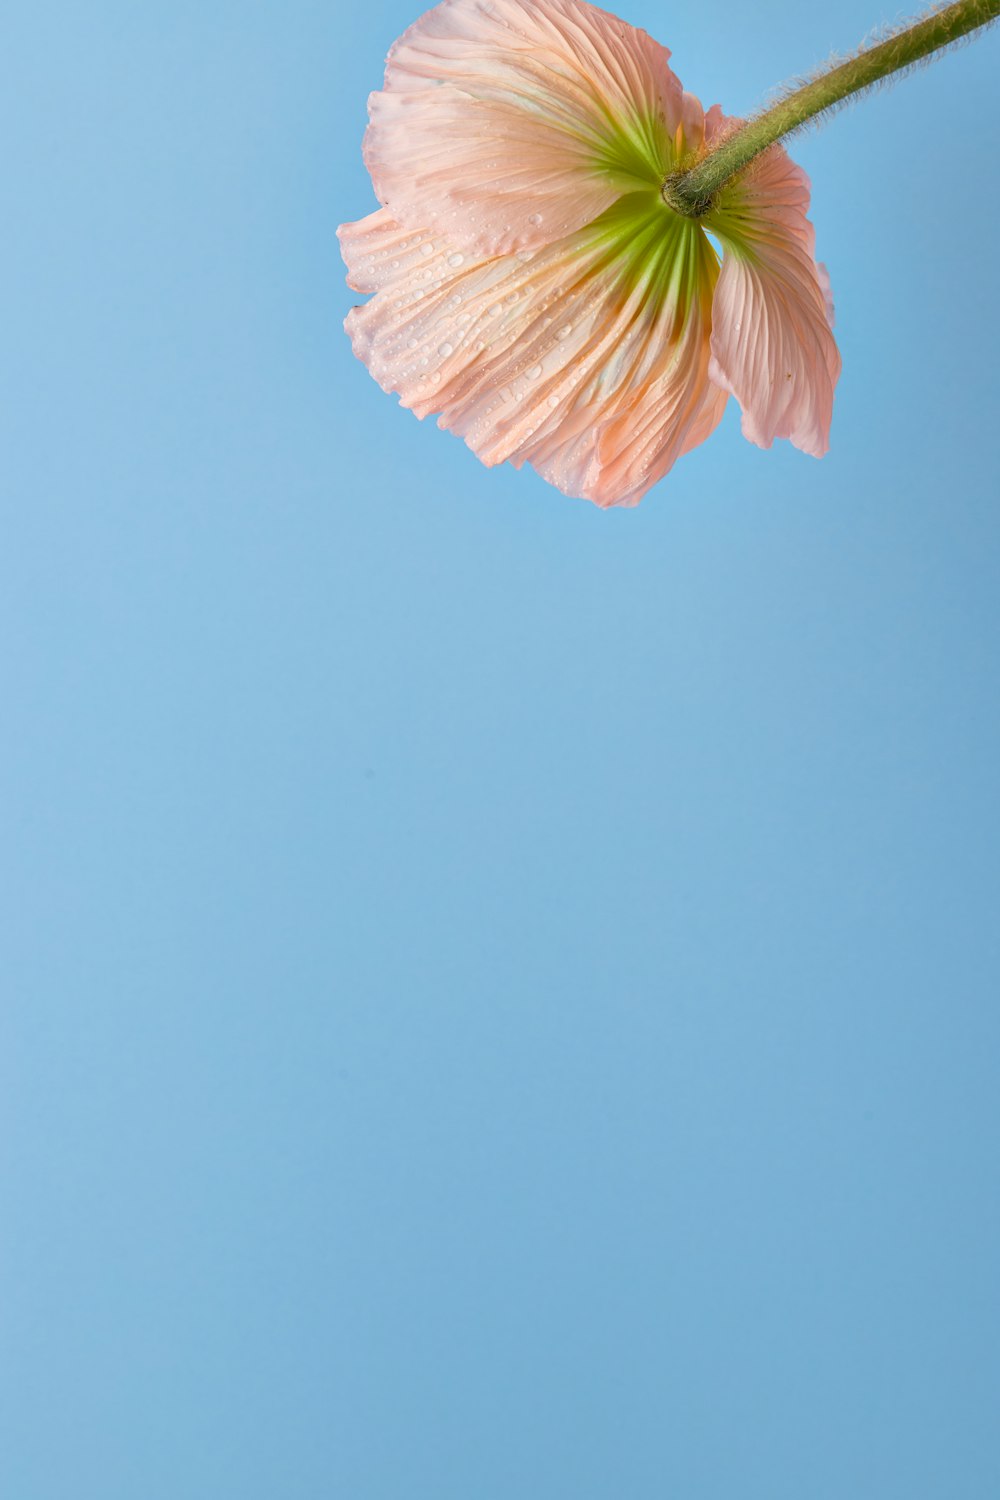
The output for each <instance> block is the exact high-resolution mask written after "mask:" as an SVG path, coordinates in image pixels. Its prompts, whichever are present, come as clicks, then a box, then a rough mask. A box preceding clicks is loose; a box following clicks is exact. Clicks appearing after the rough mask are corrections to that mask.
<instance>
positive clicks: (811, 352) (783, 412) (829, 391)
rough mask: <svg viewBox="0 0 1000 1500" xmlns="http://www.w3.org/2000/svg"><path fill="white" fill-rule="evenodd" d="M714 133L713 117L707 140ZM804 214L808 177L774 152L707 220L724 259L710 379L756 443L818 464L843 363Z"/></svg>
mask: <svg viewBox="0 0 1000 1500" xmlns="http://www.w3.org/2000/svg"><path fill="white" fill-rule="evenodd" d="M730 123H732V122H730ZM718 127H719V121H718V119H717V118H716V112H715V110H714V109H713V110H711V111H709V116H708V131H709V134H710V135H711V134H713V133H714V131H715V129H717V128H718ZM808 208H809V179H808V177H807V176H806V174H805V172H804V171H803V170H802V168H801V167H798V166H796V165H795V163H794V162H792V161H791V160H790V158H789V156H788V154H787V152H786V151H785V150H784V149H783V147H781V146H772V147H771V148H770V150H768V151H767V152H765V153H764V155H763V156H762V157H761V158H760V159H759V161H758V162H756V163H755V164H754V166H753V167H752V168H751V169H750V171H749V172H748V173H747V175H746V176H745V177H744V178H742V179H741V180H739V181H737V182H736V183H734V184H732V185H731V186H730V187H728V188H726V189H725V190H724V191H723V194H722V196H721V198H720V201H719V205H718V207H717V208H716V209H714V210H713V211H712V212H711V213H710V214H708V215H707V216H706V219H705V222H706V224H707V226H708V228H709V229H711V230H712V232H713V233H715V234H717V235H718V237H719V239H720V240H721V241H722V245H723V249H724V252H725V253H724V256H723V261H722V274H721V275H720V277H719V281H718V285H717V286H716V289H715V301H714V304H713V309H712V322H713V331H712V363H711V366H710V371H709V373H710V375H711V378H712V380H714V381H715V382H716V383H717V384H718V385H719V386H721V387H722V389H723V390H726V391H730V392H731V393H732V394H733V395H734V396H735V397H736V399H737V401H738V402H739V404H740V406H741V408H742V410H743V423H742V425H743V434H744V436H745V437H747V438H749V439H750V441H751V442H752V443H756V444H757V446H758V447H760V448H769V447H770V446H771V443H772V442H773V441H774V439H775V438H776V437H782V438H789V439H791V441H792V443H794V445H795V446H796V448H801V449H802V451H803V452H804V453H811V454H813V455H814V456H815V457H817V458H819V457H821V456H822V455H823V454H824V453H825V452H826V451H827V448H828V447H829V440H830V421H831V417H832V415H833V392H834V387H835V386H836V383H837V377H838V376H839V374H840V355H839V353H838V351H837V345H836V343H835V342H834V338H833V335H832V333H831V332H830V329H831V326H832V323H833V303H832V300H831V299H830V282H829V277H828V276H827V275H826V268H825V267H824V266H819V265H817V262H816V260H815V256H814V247H815V233H814V230H813V226H812V225H811V224H810V222H809V220H808V219H807V218H806V212H807V210H808Z"/></svg>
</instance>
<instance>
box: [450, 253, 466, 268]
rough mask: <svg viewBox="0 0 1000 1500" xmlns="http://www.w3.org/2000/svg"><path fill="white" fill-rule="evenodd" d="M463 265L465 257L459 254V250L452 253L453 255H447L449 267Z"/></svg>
mask: <svg viewBox="0 0 1000 1500" xmlns="http://www.w3.org/2000/svg"><path fill="white" fill-rule="evenodd" d="M464 263H465V256H464V255H463V254H462V253H461V251H460V250H456V251H455V253H454V255H449V257H448V264H449V266H461V265H463V264H464Z"/></svg>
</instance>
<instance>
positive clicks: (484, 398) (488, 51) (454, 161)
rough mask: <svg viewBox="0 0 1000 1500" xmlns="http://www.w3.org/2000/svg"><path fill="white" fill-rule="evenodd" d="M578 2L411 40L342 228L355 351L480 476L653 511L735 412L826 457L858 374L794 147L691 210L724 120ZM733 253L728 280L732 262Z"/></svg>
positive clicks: (514, 6)
mask: <svg viewBox="0 0 1000 1500" xmlns="http://www.w3.org/2000/svg"><path fill="white" fill-rule="evenodd" d="M669 56H670V54H669V53H668V52H667V51H666V49H665V48H663V47H661V46H659V45H658V44H657V43H656V42H654V41H653V40H652V38H651V37H649V36H647V35H646V33H645V32H644V31H639V30H636V29H635V28H634V27H632V26H628V25H626V23H625V22H624V21H620V20H618V19H617V18H616V17H615V16H611V15H608V14H607V12H605V11H602V10H598V9H596V8H595V7H594V6H592V5H588V4H586V3H584V0H444V3H443V4H441V5H438V6H437V7H436V8H435V9H434V10H431V11H428V13H427V14H426V15H424V16H422V17H421V18H420V20H419V21H417V22H416V24H415V25H414V26H412V27H411V28H410V30H409V31H407V32H406V33H405V35H404V36H402V37H401V38H400V39H399V41H398V42H396V43H395V45H394V46H393V48H392V50H391V52H390V54H389V59H388V64H387V67H386V75H385V88H384V90H383V91H382V92H381V93H377V94H373V95H372V96H371V100H370V115H371V123H370V125H369V127H368V131H367V134H366V136H365V146H364V152H365V162H366V164H367V166H368V169H369V171H370V172H371V176H372V181H373V184H374V187H375V192H376V195H377V196H378V198H379V201H380V202H381V203H382V204H383V205H384V206H383V207H382V208H380V209H379V210H378V211H377V212H376V213H373V214H369V216H368V217H367V218H365V219H362V220H360V221H359V222H358V223H356V224H345V225H343V226H342V227H341V229H340V231H339V235H340V240H341V246H342V250H343V255H344V259H345V261H346V263H347V267H348V282H349V285H350V286H352V287H354V288H355V289H356V290H358V291H361V292H370V293H373V294H374V295H373V296H372V297H371V299H370V300H369V301H368V302H367V303H365V304H364V305H363V306H361V307H356V308H354V309H353V310H352V312H351V313H350V315H349V316H348V318H347V322H346V325H345V326H346V328H347V331H348V333H349V334H350V336H351V340H352V343H353V346H354V352H355V353H356V354H357V355H358V357H359V358H360V359H362V360H364V362H365V364H367V366H368V368H369V370H370V371H371V373H372V375H373V376H374V377H375V379H376V380H377V381H378V382H379V384H380V385H381V386H382V388H383V389H384V390H386V391H395V392H396V393H397V394H398V395H399V398H400V402H401V404H402V405H403V406H407V407H409V408H410V409H411V410H412V411H414V412H415V413H416V414H417V416H418V417H425V416H427V415H429V414H430V413H432V412H437V413H439V414H440V415H439V425H440V426H441V427H444V428H448V429H450V430H451V431H453V432H456V433H457V434H458V435H459V436H460V437H463V438H464V439H465V441H466V442H467V443H468V445H469V447H470V448H471V449H472V450H473V452H474V453H476V454H478V456H479V457H480V458H481V459H482V461H483V462H484V463H486V464H497V463H502V462H503V461H504V460H508V459H509V460H510V462H511V463H513V464H514V465H515V466H518V467H519V466H520V465H521V464H522V463H530V464H531V465H532V466H533V467H534V468H535V469H536V470H537V471H538V472H539V474H541V475H542V476H543V477H544V478H545V479H547V480H549V481H550V482H551V483H552V484H554V485H557V486H558V488H559V489H561V490H564V491H565V492H566V493H567V494H571V495H579V496H585V497H586V498H587V499H589V500H593V501H595V502H596V503H597V504H598V505H602V506H610V505H635V504H636V503H637V502H638V501H639V500H640V499H641V498H642V496H643V495H644V494H645V493H646V491H647V490H648V489H649V488H650V486H651V485H653V484H655V483H656V481H657V480H658V479H661V478H662V477H663V475H664V474H666V473H667V471H668V470H669V469H670V467H671V466H672V464H673V463H674V460H675V459H677V458H679V457H680V455H681V454H682V453H686V452H687V451H688V450H689V449H691V448H693V447H695V445H696V444H698V443H701V442H703V441H704V440H705V438H707V437H708V436H709V434H710V433H711V432H712V431H713V429H714V428H715V427H716V426H717V424H718V422H719V419H720V417H721V416H722V410H723V407H724V406H725V403H726V399H727V396H728V395H729V394H732V395H733V396H735V397H736V400H737V401H738V402H739V404H740V407H741V409H742V412H743V432H744V434H745V436H746V437H748V438H749V439H750V441H751V442H753V443H756V444H757V445H758V446H759V447H762V448H767V447H770V445H771V443H772V441H773V440H774V438H776V437H786V438H790V439H791V441H792V442H793V443H794V444H795V446H796V447H798V448H801V449H802V450H803V451H804V452H806V453H812V454H815V455H816V456H817V457H819V456H820V455H821V454H823V453H825V452H826V449H827V446H828V438H829V430H830V417H831V411H832V406H833V389H834V385H835V384H836V381H837V376H838V375H839V373H840V357H839V355H838V353H837V347H836V344H835V343H834V340H833V335H832V334H831V332H830V324H831V321H832V305H831V303H830V301H829V282H828V279H827V276H826V272H825V270H824V268H823V267H822V266H821V265H818V264H817V263H816V261H815V259H814V256H813V241H814V236H813V229H812V225H811V224H810V223H809V220H808V219H807V217H806V211H807V209H808V207H809V180H808V178H807V177H806V175H805V173H804V172H803V171H802V170H801V168H799V167H797V166H795V165H794V164H793V163H792V162H791V161H790V160H789V158H788V156H787V154H786V153H785V151H784V150H783V149H782V148H781V147H780V146H772V147H771V148H770V149H769V150H768V151H767V152H766V153H765V154H764V155H763V156H762V157H760V158H758V160H757V161H756V163H754V165H753V167H752V168H751V169H750V170H749V171H748V172H747V173H746V174H745V175H744V176H743V177H742V179H740V180H737V181H735V182H732V183H730V184H729V185H728V186H727V187H726V188H725V189H724V190H723V191H722V193H721V194H720V195H719V197H718V199H717V201H716V203H715V204H714V205H713V207H712V209H711V210H710V211H709V212H708V213H706V214H705V215H704V216H703V217H701V218H698V219H692V218H687V217H684V216H682V215H679V214H677V213H675V212H674V211H673V210H672V209H670V208H669V207H668V206H667V204H666V203H665V202H664V200H663V197H662V194H661V188H662V185H663V182H664V179H665V178H666V177H667V176H668V174H670V173H671V172H675V171H677V170H680V169H681V168H683V167H686V166H688V165H690V164H691V162H693V161H694V160H695V159H697V157H698V155H699V153H701V152H702V151H703V150H704V147H705V146H706V145H707V144H709V143H711V141H712V140H713V138H714V137H716V136H717V135H718V133H719V132H720V131H722V130H724V129H726V127H727V125H731V124H732V122H729V121H726V120H724V118H723V116H722V114H721V111H720V110H719V108H718V106H717V105H716V106H713V108H712V109H710V110H709V111H708V113H707V115H706V114H705V113H704V111H703V110H702V107H701V105H700V104H699V102H698V100H697V99H695V98H694V96H693V95H691V94H686V93H684V91H683V90H682V88H681V86H680V83H679V82H678V80H677V78H676V77H675V76H674V74H673V73H672V72H671V70H670V68H669V67H668V65H667V59H668V58H669ZM710 234H711V235H712V236H713V237H714V239H715V240H717V241H718V243H719V244H720V245H721V246H722V262H721V268H720V264H719V256H718V253H717V251H716V248H715V245H714V244H713V241H712V239H710V238H709V235H710Z"/></svg>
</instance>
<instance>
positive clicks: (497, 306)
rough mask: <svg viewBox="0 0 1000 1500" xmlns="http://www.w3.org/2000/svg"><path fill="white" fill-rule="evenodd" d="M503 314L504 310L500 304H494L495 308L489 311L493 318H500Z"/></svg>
mask: <svg viewBox="0 0 1000 1500" xmlns="http://www.w3.org/2000/svg"><path fill="white" fill-rule="evenodd" d="M502 312H503V308H502V307H501V305H500V303H499V302H494V304H493V306H492V307H491V308H490V309H489V314H490V317H491V318H499V316H500V314H501V313H502Z"/></svg>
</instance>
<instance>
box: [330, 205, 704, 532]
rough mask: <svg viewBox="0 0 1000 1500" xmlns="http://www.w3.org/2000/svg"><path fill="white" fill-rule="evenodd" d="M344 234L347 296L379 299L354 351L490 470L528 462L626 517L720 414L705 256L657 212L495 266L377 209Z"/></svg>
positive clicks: (639, 209)
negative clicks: (358, 293) (625, 509)
mask: <svg viewBox="0 0 1000 1500" xmlns="http://www.w3.org/2000/svg"><path fill="white" fill-rule="evenodd" d="M626 231H627V232H626ZM340 235H341V244H342V249H343V253H344V258H345V260H346V261H347V264H348V268H349V273H350V275H349V279H350V282H351V285H352V286H355V287H357V288H358V289H360V290H365V291H374V292H375V295H374V296H373V297H372V299H371V301H369V302H368V303H366V304H365V305H364V306H361V307H357V308H355V309H353V311H352V312H351V313H350V315H349V316H348V319H347V322H346V325H345V326H346V327H347V330H348V333H349V334H350V336H351V340H352V343H353V346H354V350H355V353H356V354H357V355H358V356H359V358H361V359H363V360H364V362H365V363H366V364H367V365H368V367H369V369H370V370H371V373H372V374H373V375H374V377H375V378H376V380H378V382H379V383H380V385H381V386H382V387H383V389H384V390H387V391H390V390H391V391H395V392H396V393H398V395H399V397H400V401H401V404H402V405H403V406H407V407H409V408H411V409H412V410H413V411H414V412H415V413H416V414H417V416H419V417H424V416H427V415H429V414H430V413H432V412H438V413H440V417H439V425H440V426H442V427H445V428H449V429H451V430H452V431H454V432H455V433H457V434H458V435H459V436H461V437H463V438H464V439H465V441H466V443H467V444H468V446H469V447H470V448H471V449H472V450H473V452H475V453H476V454H477V455H478V456H479V457H480V458H481V459H482V460H483V462H484V463H486V464H497V463H501V462H503V461H505V460H510V461H511V462H512V463H514V464H515V465H520V464H522V463H525V462H527V463H530V464H532V465H533V466H534V467H535V468H536V469H537V470H538V472H539V473H540V474H542V475H543V477H544V478H546V479H547V480H549V481H550V482H551V483H553V484H555V485H557V486H558V487H559V488H560V489H562V490H564V491H565V492H566V493H569V494H573V495H578V496H582V497H585V498H587V499H590V500H593V501H595V502H596V503H597V504H598V505H602V506H611V505H632V504H635V503H637V502H638V500H639V499H640V498H641V497H642V495H643V494H645V492H646V491H647V490H648V489H649V488H650V486H651V485H653V484H654V483H655V482H656V481H657V480H658V479H660V478H661V477H662V476H663V475H664V474H665V473H666V472H667V470H668V469H669V468H670V467H671V465H672V464H673V462H674V460H675V459H676V458H677V457H678V456H679V455H680V454H681V453H683V452H686V451H687V450H688V449H689V448H691V447H693V446H694V444H695V442H699V441H702V440H703V439H704V438H705V437H707V436H708V434H709V432H710V431H711V430H712V428H713V427H714V426H715V424H716V423H717V422H718V420H719V417H720V416H721V412H722V407H723V405H724V403H725V395H724V393H723V392H720V391H719V390H717V389H716V388H714V387H713V386H712V385H711V383H710V381H709V379H708V362H709V335H710V329H711V298H712V290H713V287H714V283H715V278H716V275H717V269H718V268H717V262H716V260H715V255H714V252H713V251H712V249H711V246H710V245H709V243H708V241H707V239H706V238H705V236H704V235H703V234H702V233H701V231H700V230H699V229H698V227H697V226H696V225H695V224H693V223H691V222H689V221H685V220H681V219H678V218H676V216H674V215H672V214H670V213H669V211H668V210H666V209H665V208H664V207H663V206H662V205H661V204H659V203H658V202H657V201H656V200H655V199H652V200H648V201H647V198H646V196H645V195H634V197H633V198H632V199H626V200H623V201H622V202H620V203H619V204H617V205H616V206H615V207H614V208H613V209H612V210H610V211H609V212H608V214H606V215H605V216H603V217H602V219H601V220H599V221H598V222H597V223H595V224H592V225H589V226H587V227H586V228H585V229H583V230H579V231H577V232H576V233H575V234H573V235H570V236H567V237H566V238H565V239H563V240H561V241H559V242H557V243H555V244H553V245H549V246H546V247H544V248H543V249H541V250H539V251H537V252H534V253H531V252H525V251H522V252H521V253H520V254H519V255H512V256H503V257H494V258H491V259H488V260H482V259H475V258H473V257H471V256H468V255H467V254H466V252H465V251H462V250H456V249H455V248H454V247H453V243H452V242H450V241H448V240H445V239H442V238H440V237H436V236H434V235H433V234H429V233H427V232H414V231H413V230H412V229H409V228H406V227H404V226H402V225H400V224H398V223H397V222H396V221H395V220H394V218H393V216H392V215H391V214H390V213H389V212H388V211H387V210H384V209H383V210H381V211H379V212H378V213H375V214H372V215H370V216H369V218H367V219H364V220H362V221H361V222H360V223H358V224H349V225H345V226H343V228H342V230H341V231H340Z"/></svg>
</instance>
